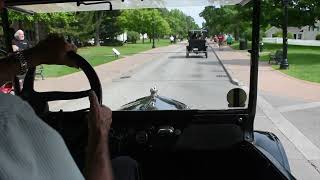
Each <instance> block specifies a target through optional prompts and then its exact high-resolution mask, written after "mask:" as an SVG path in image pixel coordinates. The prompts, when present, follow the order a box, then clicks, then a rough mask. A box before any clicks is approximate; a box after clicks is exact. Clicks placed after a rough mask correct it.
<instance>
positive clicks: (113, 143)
mask: <svg viewBox="0 0 320 180" xmlns="http://www.w3.org/2000/svg"><path fill="white" fill-rule="evenodd" d="M86 2H87V3H84V2H83V1H77V0H5V6H6V7H7V8H13V9H15V10H20V11H23V12H27V13H28V12H32V13H37V12H42V13H43V12H61V11H63V12H65V11H85V10H110V9H127V8H161V7H167V6H168V7H170V6H171V7H175V6H177V5H181V6H188V5H198V4H202V5H212V4H213V3H220V4H240V5H243V4H245V3H248V2H249V1H248V0H246V1H241V0H219V1H206V0H185V1H172V0H144V1H139V0H125V1H120V0H110V1H107V3H106V1H96V0H95V1H90V0H88V1H86ZM90 2H92V3H93V5H83V4H90ZM260 2H261V0H252V1H251V2H249V4H248V5H251V6H252V8H253V13H252V26H253V31H252V50H251V51H250V52H251V70H250V72H251V74H250V75H251V77H250V87H249V90H250V91H249V99H248V108H234V109H227V110H193V109H189V108H188V106H190V105H189V104H188V106H187V105H185V104H183V103H181V102H178V101H175V100H172V99H168V98H164V97H162V96H159V95H158V94H157V91H156V89H151V95H150V96H147V97H144V98H141V99H138V100H137V101H134V102H131V103H128V104H126V105H124V106H123V107H122V109H120V110H119V111H114V112H113V124H112V129H111V132H110V135H109V136H110V137H109V139H110V140H109V143H110V148H111V156H112V157H116V156H120V155H129V156H131V157H132V158H134V159H136V160H137V161H138V163H139V165H140V168H141V171H142V177H143V179H154V180H156V179H159V180H163V179H173V180H177V179H259V180H264V179H265V180H278V179H295V178H294V177H293V176H292V175H291V173H290V167H289V163H288V159H287V156H286V153H285V151H284V149H283V146H282V144H281V142H280V141H279V139H278V138H277V137H276V136H275V135H274V134H273V133H271V132H262V131H254V129H253V123H254V119H255V114H256V101H257V80H258V55H259V54H258V53H259V50H258V46H259V31H260V24H259V23H260V21H259V17H260ZM77 5H78V6H77ZM79 5H80V6H79ZM7 15H8V14H7V11H6V9H4V10H3V11H2V17H3V18H7ZM3 22H4V23H3V25H4V29H8V23H6V22H7V21H6V19H4V20H3ZM7 43H8V44H10V42H8V41H7ZM8 47H10V46H8ZM69 55H70V56H71V57H72V58H74V59H76V60H77V63H78V65H79V66H80V68H81V69H82V70H83V72H84V73H85V75H86V76H87V78H88V80H89V83H90V86H91V89H92V90H94V91H95V92H96V94H97V96H98V99H99V101H100V103H102V87H101V83H100V80H99V78H98V76H97V74H96V73H95V71H94V69H93V68H92V67H91V66H90V64H89V63H88V62H87V61H86V60H85V59H84V58H82V57H81V56H79V55H77V54H75V53H70V54H69ZM34 72H35V69H29V71H28V73H27V75H26V78H25V81H24V86H23V90H22V92H21V94H20V96H21V97H22V98H23V99H25V100H26V101H28V102H29V103H30V105H31V106H32V107H33V108H34V110H35V112H36V113H37V114H38V115H39V116H40V117H41V118H42V119H43V120H44V121H45V122H46V123H48V124H49V125H50V126H52V127H53V128H54V129H56V130H57V131H58V132H59V133H60V134H61V135H62V137H63V138H64V140H65V142H66V144H67V146H68V148H69V150H70V152H71V154H72V156H73V158H74V160H75V162H76V163H77V165H78V167H79V168H80V169H81V170H83V167H84V157H85V148H86V144H87V123H86V118H85V117H86V114H87V113H88V109H83V110H78V111H73V112H63V111H60V112H51V111H49V109H48V102H49V101H54V100H71V99H76V98H81V97H86V96H87V95H88V92H89V90H86V91H79V92H36V91H35V90H34V87H33V85H34ZM160 91H161V89H160ZM160 91H159V94H160ZM231 94H232V95H233V98H232V99H233V101H235V102H234V103H233V104H239V100H240V99H241V98H240V94H241V93H239V90H237V91H234V92H233V93H231ZM0 163H1V162H0ZM61 163H63V162H61Z"/></svg>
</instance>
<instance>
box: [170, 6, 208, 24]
mask: <svg viewBox="0 0 320 180" xmlns="http://www.w3.org/2000/svg"><path fill="white" fill-rule="evenodd" d="M168 9H169V10H172V9H179V10H181V11H182V12H184V13H185V14H186V15H189V16H191V17H193V19H194V20H195V22H196V23H197V24H198V25H199V27H202V23H203V22H205V20H204V19H203V18H202V17H200V16H199V14H200V13H201V12H202V10H204V6H192V7H175V8H168Z"/></svg>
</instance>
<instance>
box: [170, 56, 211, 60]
mask: <svg viewBox="0 0 320 180" xmlns="http://www.w3.org/2000/svg"><path fill="white" fill-rule="evenodd" d="M168 58H169V59H191V58H205V57H204V56H201V55H198V56H189V57H188V58H187V57H186V56H182V55H179V56H169V57H168Z"/></svg>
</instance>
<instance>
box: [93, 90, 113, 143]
mask: <svg viewBox="0 0 320 180" xmlns="http://www.w3.org/2000/svg"><path fill="white" fill-rule="evenodd" d="M89 100H90V112H89V116H88V126H89V141H90V140H92V138H93V139H97V138H101V137H103V138H105V137H107V136H108V133H109V130H110V126H111V123H112V111H111V110H110V108H108V107H106V106H104V105H100V104H99V101H98V98H97V96H96V93H95V92H94V91H91V92H90V94H89Z"/></svg>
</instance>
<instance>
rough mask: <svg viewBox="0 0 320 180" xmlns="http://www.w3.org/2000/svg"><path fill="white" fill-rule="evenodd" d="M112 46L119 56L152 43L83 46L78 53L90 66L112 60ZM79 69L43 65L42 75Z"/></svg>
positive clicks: (163, 44) (60, 73) (60, 74)
mask: <svg viewBox="0 0 320 180" xmlns="http://www.w3.org/2000/svg"><path fill="white" fill-rule="evenodd" d="M169 44H170V41H169V40H167V39H160V41H159V42H158V40H155V46H156V47H162V46H167V45H169ZM112 48H116V49H117V50H118V51H119V52H120V53H121V55H120V57H119V58H121V57H124V56H128V55H133V54H136V53H139V52H142V51H146V50H149V49H151V48H152V43H150V41H149V40H146V41H145V43H144V44H143V43H142V42H141V41H139V42H137V44H125V45H123V46H117V47H115V46H99V47H84V48H79V49H78V53H79V54H80V55H81V56H82V57H84V58H85V59H86V60H88V61H89V63H90V64H91V65H92V66H97V65H100V64H104V63H108V62H111V61H114V60H116V59H118V58H116V57H115V56H114V55H113V52H112ZM77 71H79V70H77V69H74V68H69V67H67V66H58V65H44V71H43V72H44V76H45V77H58V76H63V75H67V74H71V73H74V72H77Z"/></svg>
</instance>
